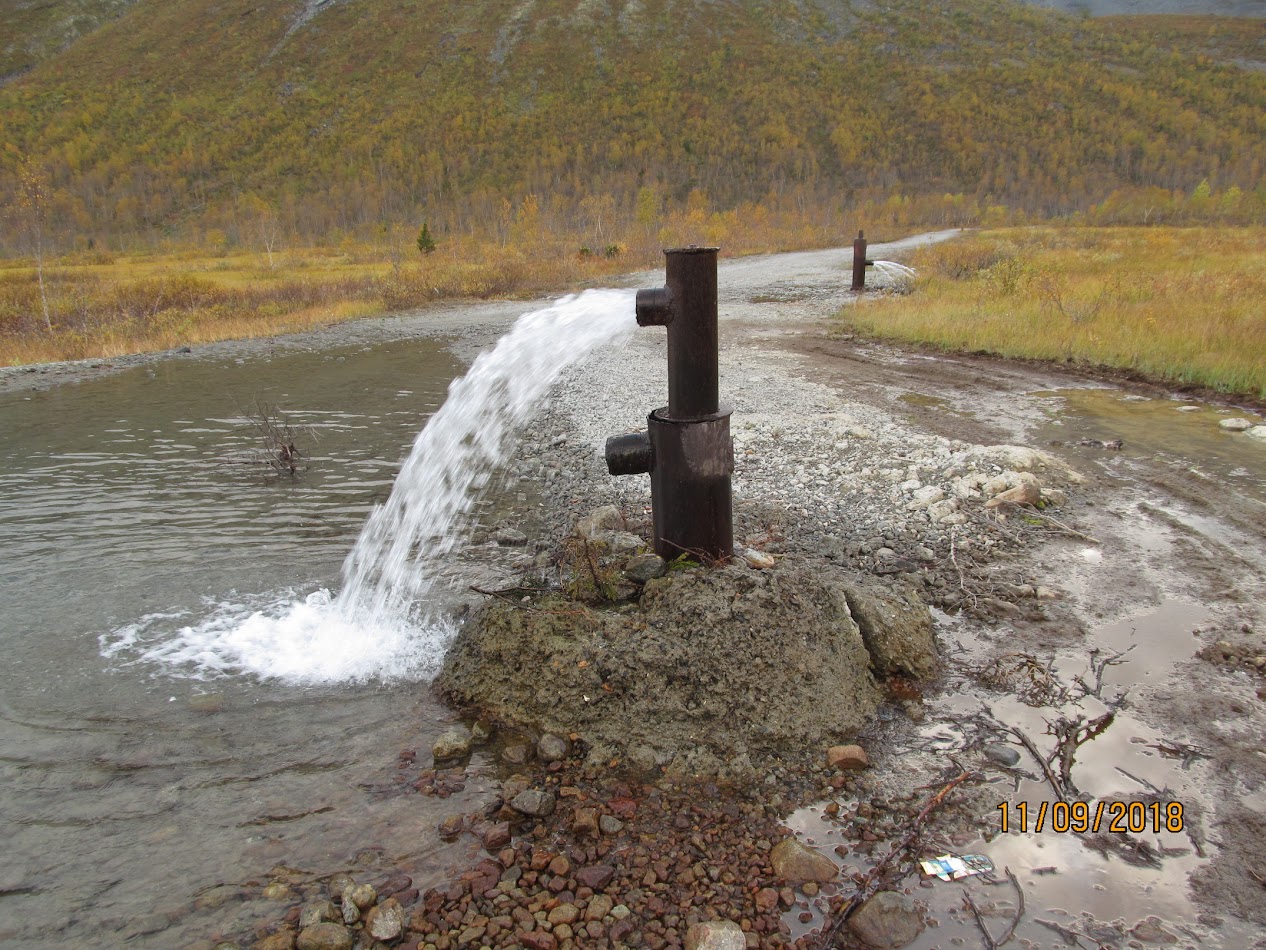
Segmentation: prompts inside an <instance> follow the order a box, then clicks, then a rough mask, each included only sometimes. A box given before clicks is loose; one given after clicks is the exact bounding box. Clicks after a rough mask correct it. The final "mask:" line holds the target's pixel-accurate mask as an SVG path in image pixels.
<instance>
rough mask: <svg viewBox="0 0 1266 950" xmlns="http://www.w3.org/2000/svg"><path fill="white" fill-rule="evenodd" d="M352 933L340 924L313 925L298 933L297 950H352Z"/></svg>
mask: <svg viewBox="0 0 1266 950" xmlns="http://www.w3.org/2000/svg"><path fill="white" fill-rule="evenodd" d="M354 942H355V940H354V938H353V937H352V932H351V931H350V930H349V929H348V928H346V927H344V926H343V925H342V924H313V925H312V926H311V927H305V928H303V930H301V931H299V939H298V940H297V941H296V942H295V946H296V947H297V948H298V950H352V944H353V943H354Z"/></svg>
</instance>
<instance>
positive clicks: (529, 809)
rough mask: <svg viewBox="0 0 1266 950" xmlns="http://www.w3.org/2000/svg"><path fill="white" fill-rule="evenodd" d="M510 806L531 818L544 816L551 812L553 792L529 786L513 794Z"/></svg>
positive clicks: (552, 808) (552, 809)
mask: <svg viewBox="0 0 1266 950" xmlns="http://www.w3.org/2000/svg"><path fill="white" fill-rule="evenodd" d="M510 807H511V808H513V809H514V810H515V811H517V812H521V813H522V814H524V815H528V816H530V817H532V818H544V817H545V816H546V815H550V814H553V811H554V793H553V792H551V791H548V790H546V789H539V788H529V789H527V790H526V791H523V792H520V793H519V794H518V795H515V796H514V798H513V799H512V800H511V801H510Z"/></svg>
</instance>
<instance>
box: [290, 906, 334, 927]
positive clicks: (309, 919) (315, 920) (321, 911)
mask: <svg viewBox="0 0 1266 950" xmlns="http://www.w3.org/2000/svg"><path fill="white" fill-rule="evenodd" d="M340 919H341V915H340V914H339V912H338V908H337V907H335V906H334V903H333V901H312V902H311V903H308V904H304V905H303V909H302V910H301V911H299V926H300V927H311V926H312V925H313V924H324V923H333V922H335V921H338V920H340Z"/></svg>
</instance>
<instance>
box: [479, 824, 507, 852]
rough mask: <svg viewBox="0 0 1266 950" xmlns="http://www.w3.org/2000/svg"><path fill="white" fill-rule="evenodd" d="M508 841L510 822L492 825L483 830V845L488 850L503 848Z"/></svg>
mask: <svg viewBox="0 0 1266 950" xmlns="http://www.w3.org/2000/svg"><path fill="white" fill-rule="evenodd" d="M509 843H510V823H509V822H508V821H503V822H501V823H499V824H496V825H493V826H492V827H491V828H489V829H488V830H487V831H485V832H484V847H485V848H486V849H488V851H490V852H492V851H496V850H497V849H499V848H504V847H505V846H506V845H508V844H509Z"/></svg>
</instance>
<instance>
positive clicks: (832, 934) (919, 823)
mask: <svg viewBox="0 0 1266 950" xmlns="http://www.w3.org/2000/svg"><path fill="white" fill-rule="evenodd" d="M979 776H980V773H979V772H963V773H961V774H960V775H957V776H955V777H954V778H953V779H951V780H950V781H949V782H948V783H946V784H945V785H944V786H942V787H941V790H940V791H939V792H937V793H936V794H935V795H933V796H932V797H931V798H929V799H928V800H927V802H925V803H924V805H923V808H922V809H921V810H920V811H919V813H918V815H916V816H915V819H914V823H913V825H912V827H911V828H910V830H909V831H908V832H907V833H906V835H905V837H903V838H902V839H901V840H900V841H898V842H897V843H896V844H895V845H893V846H892V848H891V849H890V850H889V851H888V853H887V854H885V855H884V856H883V857H882V858H881V859H880V860H879V862H878V863H877V864H876V865H875V866H874V867H872V868H871V869H870V871H869V872H868V873H867V874H866V877H865V878H863V879H862V882H861V883H860V884H859V885H858V886H857V891H856V892H855V893H854V894H853V896H852V897H851V898H849V900H848V902H847V903H845V904H844V905H843V906H841V907H840V908H839V909H838V910H837V911H836V912H835V914H834V916H835V920H834V922H833V923H832V924H831V926H830V927H826V928H824V930H823V937H822V939H821V940H820V941H819V943H818V948H819V950H826V948H828V947H830V946H831V945H832V944H834V943H835V938H836V937H837V936H839V932H840V929H841V928H842V927H843V926H844V924H845V923H847V922H848V918H849V917H850V916H851V915H852V914H853V912H854V911H855V910H857V908H859V907H861V906H862V904H864V903H865V902H866V901H867V899H869V897H870V896H871V894H872V893H873V889H874V887H875V885H876V884H878V882H879V879H880V878H881V877H882V876H883V874H884V872H885V871H886V870H888V868H889V867H890V866H891V865H892V863H893V862H894V861H895V860H897V859H898V858H899V857H900V856H901V855H902V854H904V853H905V851H906V849H908V848H909V847H910V845H911V844H913V843H914V840H915V838H917V837H918V836H919V832H920V830H922V827H923V823H924V822H925V821H927V819H928V816H929V815H931V814H932V812H934V811H935V810H936V809H937V808H938V807H939V806H940V805H941V803H942V802H944V801H945V798H946V796H948V795H949V793H950V792H952V791H953V790H954V789H955V788H957V787H958V786H959V785H962V784H963V782H966V781H967V780H968V779H971V778H977V777H979ZM827 919H828V920H830V917H828V918H827Z"/></svg>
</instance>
